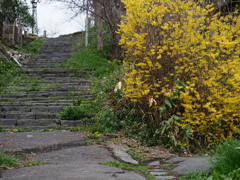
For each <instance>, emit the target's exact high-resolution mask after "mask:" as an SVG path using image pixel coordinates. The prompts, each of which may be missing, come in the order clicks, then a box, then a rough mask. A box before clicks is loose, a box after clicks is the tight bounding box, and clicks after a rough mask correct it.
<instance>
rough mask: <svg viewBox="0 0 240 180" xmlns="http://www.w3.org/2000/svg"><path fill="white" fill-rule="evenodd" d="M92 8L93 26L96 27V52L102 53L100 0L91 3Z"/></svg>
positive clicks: (101, 7) (101, 8)
mask: <svg viewBox="0 0 240 180" xmlns="http://www.w3.org/2000/svg"><path fill="white" fill-rule="evenodd" d="M93 6H94V12H95V14H94V19H95V25H96V26H97V50H98V51H100V52H102V51H103V19H102V14H103V6H102V3H101V1H100V0H97V1H93Z"/></svg>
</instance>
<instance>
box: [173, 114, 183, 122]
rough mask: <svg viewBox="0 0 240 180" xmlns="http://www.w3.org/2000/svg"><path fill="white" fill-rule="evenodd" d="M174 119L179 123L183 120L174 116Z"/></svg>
mask: <svg viewBox="0 0 240 180" xmlns="http://www.w3.org/2000/svg"><path fill="white" fill-rule="evenodd" d="M173 119H174V120H175V121H177V122H178V123H182V119H181V118H180V117H178V116H176V115H173Z"/></svg>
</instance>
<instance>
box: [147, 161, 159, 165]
mask: <svg viewBox="0 0 240 180" xmlns="http://www.w3.org/2000/svg"><path fill="white" fill-rule="evenodd" d="M159 165H160V162H159V161H153V162H150V163H149V164H148V166H159Z"/></svg>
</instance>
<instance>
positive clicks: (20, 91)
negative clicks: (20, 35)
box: [0, 35, 91, 130]
mask: <svg viewBox="0 0 240 180" xmlns="http://www.w3.org/2000/svg"><path fill="white" fill-rule="evenodd" d="M78 36H79V35H78ZM78 36H77V35H72V36H65V37H58V38H49V39H47V41H46V42H45V44H44V46H43V48H42V49H41V50H40V51H39V53H38V56H37V57H36V58H32V59H31V60H30V61H29V62H28V63H26V64H24V65H23V68H24V71H25V73H26V78H24V79H25V80H24V81H20V82H19V83H18V84H15V85H11V86H9V87H7V88H5V89H4V92H2V93H1V95H0V99H1V100H0V125H1V126H3V127H4V128H7V129H19V128H25V129H35V130H40V129H49V128H55V126H56V124H58V125H64V124H66V125H70V126H71V125H73V124H74V125H75V124H77V122H76V121H75V123H74V122H72V123H71V122H70V121H64V120H60V119H59V115H60V112H61V111H62V110H63V108H64V107H66V106H69V105H72V104H73V102H74V100H76V98H77V97H89V98H91V95H90V94H89V93H88V90H89V88H91V87H90V86H91V83H90V81H89V80H87V73H86V72H85V71H77V70H72V71H71V70H67V69H63V68H61V64H62V63H63V62H64V61H65V60H66V59H67V58H69V57H71V54H72V52H73V48H72V46H73V44H74V43H75V42H76V40H77V39H79V37H80V36H79V37H78Z"/></svg>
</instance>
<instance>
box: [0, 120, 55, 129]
mask: <svg viewBox="0 0 240 180" xmlns="http://www.w3.org/2000/svg"><path fill="white" fill-rule="evenodd" d="M0 123H1V125H2V126H3V127H5V128H7V127H10V126H11V127H12V128H13V129H17V128H28V127H29V129H32V127H33V126H35V127H37V126H38V127H39V126H40V127H41V128H40V127H39V129H44V128H47V127H49V126H51V127H53V128H54V127H56V124H60V120H58V119H21V120H19V119H0Z"/></svg>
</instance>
